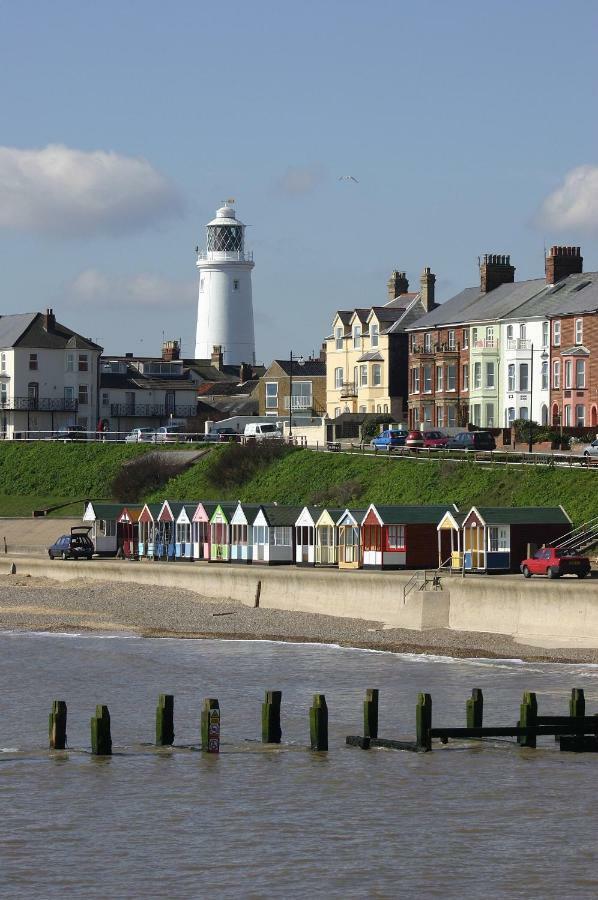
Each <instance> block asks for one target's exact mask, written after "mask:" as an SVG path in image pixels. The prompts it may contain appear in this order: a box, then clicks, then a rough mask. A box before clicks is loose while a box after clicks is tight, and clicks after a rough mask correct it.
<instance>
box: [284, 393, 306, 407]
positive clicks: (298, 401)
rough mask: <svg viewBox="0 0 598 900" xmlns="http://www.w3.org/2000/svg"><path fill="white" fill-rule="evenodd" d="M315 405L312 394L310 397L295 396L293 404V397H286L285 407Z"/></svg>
mask: <svg viewBox="0 0 598 900" xmlns="http://www.w3.org/2000/svg"><path fill="white" fill-rule="evenodd" d="M312 406H313V397H311V395H310V396H309V397H300V396H297V397H296V396H293V398H292V405H291V397H289V396H288V395H287V396H286V397H285V398H284V408H285V409H293V410H295V409H311V408H312Z"/></svg>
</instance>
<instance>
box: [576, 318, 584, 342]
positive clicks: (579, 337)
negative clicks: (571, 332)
mask: <svg viewBox="0 0 598 900" xmlns="http://www.w3.org/2000/svg"><path fill="white" fill-rule="evenodd" d="M575 343H576V345H579V344H583V319H576V320H575Z"/></svg>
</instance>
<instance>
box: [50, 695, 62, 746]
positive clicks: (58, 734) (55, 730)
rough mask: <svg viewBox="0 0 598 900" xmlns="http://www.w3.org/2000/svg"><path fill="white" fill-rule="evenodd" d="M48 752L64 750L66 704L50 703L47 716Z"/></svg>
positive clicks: (55, 701)
mask: <svg viewBox="0 0 598 900" xmlns="http://www.w3.org/2000/svg"><path fill="white" fill-rule="evenodd" d="M48 731H49V738H50V750H64V749H65V747H66V703H65V702H64V700H53V701H52V712H51V713H50V715H49V716H48Z"/></svg>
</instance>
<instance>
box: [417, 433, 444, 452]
mask: <svg viewBox="0 0 598 900" xmlns="http://www.w3.org/2000/svg"><path fill="white" fill-rule="evenodd" d="M422 437H423V439H424V447H429V448H430V449H431V450H435V449H438V450H439V449H441V448H443V447H446V445H447V444H448V442H449V438H448V435H447V434H443V433H442V431H422Z"/></svg>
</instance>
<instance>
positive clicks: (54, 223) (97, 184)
mask: <svg viewBox="0 0 598 900" xmlns="http://www.w3.org/2000/svg"><path fill="white" fill-rule="evenodd" d="M181 210H182V201H181V198H180V196H179V194H178V191H177V190H176V188H175V187H174V185H172V184H171V182H170V181H169V180H168V179H167V178H165V177H164V175H162V174H160V172H158V171H157V170H156V169H154V168H153V166H151V165H150V163H149V162H148V161H147V160H146V159H143V158H141V157H132V156H120V155H119V154H117V153H112V152H106V151H104V150H94V151H91V152H84V151H82V150H73V149H72V148H70V147H65V146H64V145H62V144H49V145H48V146H47V147H44V148H43V149H41V150H19V149H17V148H15V147H2V146H0V228H10V229H14V230H18V231H34V232H42V233H46V234H50V235H59V236H78V235H91V234H106V233H111V234H122V233H124V232H128V231H135V230H138V229H140V228H143V227H145V226H147V225H149V224H151V223H153V222H156V221H158V220H161V219H163V218H166V217H168V216H172V215H176V214H180V212H181Z"/></svg>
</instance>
